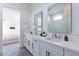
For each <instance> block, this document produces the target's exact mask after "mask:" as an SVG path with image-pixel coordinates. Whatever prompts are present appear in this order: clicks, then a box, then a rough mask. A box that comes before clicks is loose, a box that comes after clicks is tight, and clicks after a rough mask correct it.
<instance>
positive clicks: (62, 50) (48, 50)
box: [25, 34, 79, 56]
mask: <svg viewBox="0 0 79 59" xmlns="http://www.w3.org/2000/svg"><path fill="white" fill-rule="evenodd" d="M30 38H31V39H30ZM27 42H28V43H29V42H30V43H29V44H28V43H27ZM27 42H25V47H26V48H27V49H28V50H29V51H30V52H31V53H32V54H33V55H34V56H79V46H78V45H79V43H78V42H76V41H75V42H74V40H71V41H68V42H66V41H64V40H60V39H53V38H52V39H50V38H47V37H41V36H38V35H31V34H29V38H27ZM28 46H29V47H28Z"/></svg>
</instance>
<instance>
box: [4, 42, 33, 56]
mask: <svg viewBox="0 0 79 59" xmlns="http://www.w3.org/2000/svg"><path fill="white" fill-rule="evenodd" d="M3 56H32V54H31V53H30V52H29V51H28V50H27V49H26V48H25V47H21V48H20V47H19V43H14V44H10V45H5V46H3Z"/></svg>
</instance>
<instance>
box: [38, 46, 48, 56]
mask: <svg viewBox="0 0 79 59" xmlns="http://www.w3.org/2000/svg"><path fill="white" fill-rule="evenodd" d="M46 51H47V48H45V47H44V46H41V47H40V51H39V55H40V56H46Z"/></svg>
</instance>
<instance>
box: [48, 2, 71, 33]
mask: <svg viewBox="0 0 79 59" xmlns="http://www.w3.org/2000/svg"><path fill="white" fill-rule="evenodd" d="M71 28H72V26H71V4H70V3H57V4H54V5H52V6H50V7H49V8H48V32H49V33H71Z"/></svg>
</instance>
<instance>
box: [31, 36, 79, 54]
mask: <svg viewBox="0 0 79 59" xmlns="http://www.w3.org/2000/svg"><path fill="white" fill-rule="evenodd" d="M31 36H32V37H33V38H36V39H38V40H42V41H45V42H48V43H50V44H55V45H58V46H60V47H63V48H66V49H70V50H73V51H75V52H77V53H78V52H79V41H74V40H70V41H64V39H63V40H61V39H46V37H41V36H38V35H31Z"/></svg>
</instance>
